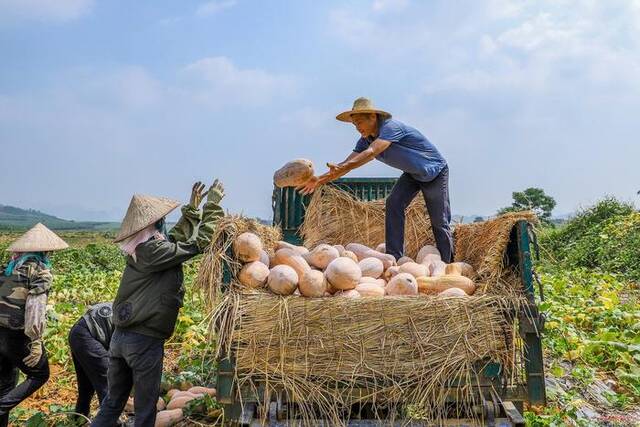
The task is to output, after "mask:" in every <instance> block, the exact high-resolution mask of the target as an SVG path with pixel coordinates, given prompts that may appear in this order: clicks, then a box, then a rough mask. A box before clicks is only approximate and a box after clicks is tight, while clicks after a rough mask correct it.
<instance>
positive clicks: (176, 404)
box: [167, 396, 196, 410]
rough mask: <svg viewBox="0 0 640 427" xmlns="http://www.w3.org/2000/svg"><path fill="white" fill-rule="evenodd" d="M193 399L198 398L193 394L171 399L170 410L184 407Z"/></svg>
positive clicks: (168, 407) (168, 406)
mask: <svg viewBox="0 0 640 427" xmlns="http://www.w3.org/2000/svg"><path fill="white" fill-rule="evenodd" d="M193 399H196V398H195V397H192V396H176V397H174V398H173V399H171V401H170V402H169V404H168V405H167V409H168V410H172V409H178V408H180V409H182V408H184V407H185V406H186V404H187V403H189V402H191V401H192V400H193Z"/></svg>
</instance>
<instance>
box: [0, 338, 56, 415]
mask: <svg viewBox="0 0 640 427" xmlns="http://www.w3.org/2000/svg"><path fill="white" fill-rule="evenodd" d="M30 342H31V340H30V339H29V337H27V336H26V335H25V334H24V332H23V331H13V330H10V329H6V328H1V327H0V427H6V426H7V425H8V424H9V411H10V410H11V409H13V408H15V407H16V406H17V405H18V404H19V403H20V402H22V401H23V400H25V399H26V398H27V397H29V396H31V395H32V394H33V393H34V392H35V391H36V390H38V389H39V388H40V387H42V386H43V385H44V383H46V382H47V380H48V379H49V360H48V359H47V353H46V352H45V350H44V349H43V351H42V357H41V358H40V361H39V362H38V364H37V365H36V366H35V367H33V368H30V367H28V366H27V365H25V364H24V362H23V361H22V359H24V358H25V357H27V355H29V343H30ZM18 370H20V371H22V372H23V373H24V374H25V376H26V379H25V380H24V381H23V382H22V383H20V385H18V386H17V387H16V384H17V383H18Z"/></svg>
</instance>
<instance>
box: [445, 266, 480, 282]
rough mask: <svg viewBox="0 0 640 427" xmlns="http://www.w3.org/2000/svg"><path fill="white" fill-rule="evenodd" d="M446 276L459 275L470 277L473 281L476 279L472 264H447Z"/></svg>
mask: <svg viewBox="0 0 640 427" xmlns="http://www.w3.org/2000/svg"><path fill="white" fill-rule="evenodd" d="M445 274H451V275H457V276H464V277H468V278H469V279H471V280H473V279H474V278H475V277H476V271H475V270H474V269H473V267H472V266H471V265H470V264H467V263H466V262H453V263H451V264H447V267H446V268H445Z"/></svg>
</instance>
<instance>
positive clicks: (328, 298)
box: [198, 188, 532, 425]
mask: <svg viewBox="0 0 640 427" xmlns="http://www.w3.org/2000/svg"><path fill="white" fill-rule="evenodd" d="M322 197H328V200H323V199H322ZM314 206H315V208H314ZM416 206H417V207H415V211H411V208H410V209H409V212H408V221H407V230H408V233H407V241H406V243H407V252H408V255H410V256H411V259H405V260H403V266H405V265H406V267H404V269H403V270H404V271H401V270H400V269H401V267H402V266H398V265H395V264H396V261H395V260H394V259H389V256H388V255H386V254H384V253H382V252H380V251H378V250H376V249H377V248H380V249H383V248H382V247H381V246H379V243H380V241H381V240H384V238H383V230H384V213H383V209H384V207H383V205H382V204H381V203H379V202H360V201H357V200H356V199H354V198H353V197H351V196H350V195H349V194H347V193H344V192H341V191H339V190H335V189H330V188H323V189H322V191H321V192H319V193H318V192H317V193H316V195H314V197H313V199H312V201H311V206H309V207H308V209H307V213H306V217H305V223H304V225H303V233H304V237H305V245H304V246H293V247H292V245H289V244H284V243H282V242H278V241H277V240H278V239H277V238H273V236H274V234H275V233H273V232H270V231H268V230H267V229H254V230H251V231H252V232H253V233H254V234H256V236H258V237H259V238H260V239H261V243H262V246H263V247H264V248H265V250H266V251H267V252H268V254H269V256H270V258H271V260H270V261H271V266H270V268H271V272H273V269H274V268H277V266H276V265H275V264H278V263H281V262H282V263H284V262H285V258H287V257H288V258H291V257H294V256H298V257H300V258H301V259H302V260H303V261H305V263H306V266H305V264H302V263H296V264H295V265H297V266H302V268H301V269H300V271H301V272H302V278H300V277H298V274H297V272H296V270H295V269H294V268H292V267H291V266H290V265H289V264H291V263H290V262H287V264H281V267H286V268H285V270H287V280H284V281H283V283H284V284H285V286H283V287H284V288H286V289H285V290H286V292H283V293H282V294H284V295H276V294H274V293H273V292H272V291H269V289H266V288H263V289H251V288H250V287H245V286H243V285H242V284H241V283H240V282H239V281H238V280H237V275H238V273H239V271H240V270H241V268H242V267H243V265H242V263H241V262H238V261H237V260H235V259H232V260H231V262H230V263H229V268H228V272H229V274H228V275H227V276H226V277H225V280H224V282H225V283H229V284H230V292H227V293H226V294H225V295H224V297H223V299H222V301H220V300H219V299H218V300H211V303H212V305H215V303H220V302H221V304H218V305H217V306H216V310H215V313H214V316H213V322H212V324H213V325H214V328H215V331H214V332H215V335H214V336H216V337H217V339H218V343H217V345H216V346H215V348H216V349H217V351H218V352H219V356H225V355H233V357H235V362H236V364H235V371H234V375H235V383H236V384H237V385H238V388H237V392H238V393H239V392H240V390H243V393H246V392H248V393H250V392H251V391H252V390H253V391H255V390H256V389H257V388H258V387H260V390H261V391H260V393H261V394H260V396H261V399H262V398H264V399H265V400H270V399H271V398H272V397H273V396H274V393H276V391H277V390H282V391H283V393H284V394H285V396H286V398H287V400H293V401H295V402H296V403H297V404H298V405H299V406H300V410H301V415H300V417H301V419H302V420H303V422H302V424H303V425H304V424H310V423H311V422H310V420H311V419H313V418H316V417H321V418H325V419H327V420H329V421H328V423H329V425H340V424H343V423H344V421H345V419H346V418H348V417H349V411H348V408H350V405H351V404H353V403H355V402H360V401H364V400H366V401H368V402H371V401H372V400H373V405H374V408H379V409H381V410H385V409H389V410H391V411H390V412H389V413H392V412H393V409H394V408H396V407H397V406H398V405H399V404H400V402H403V403H405V404H415V405H416V406H417V407H419V408H420V409H421V410H424V411H425V412H426V413H428V414H429V415H427V417H429V419H431V420H432V421H434V422H435V423H436V424H437V423H438V422H439V421H441V420H442V419H443V418H444V417H445V416H446V414H445V413H444V412H443V411H444V410H443V408H445V407H446V405H445V404H444V402H445V400H447V399H454V400H456V401H457V402H458V403H459V406H458V408H459V413H457V415H459V416H468V417H471V418H474V417H475V415H474V413H473V410H472V408H473V406H474V405H477V404H478V402H477V401H476V400H475V397H474V396H475V395H474V394H473V393H472V389H473V387H463V388H457V389H456V392H455V393H456V394H455V395H454V396H451V395H448V388H447V386H446V385H447V384H449V381H451V380H452V379H453V380H460V381H462V382H464V383H466V384H475V383H477V381H478V380H479V378H478V377H477V376H478V372H479V369H481V368H482V366H484V364H486V363H488V362H496V363H500V364H501V365H502V369H503V372H504V379H505V381H506V382H508V385H510V386H516V385H520V384H521V382H520V381H521V379H522V371H521V370H520V369H521V367H522V364H521V362H522V360H523V357H524V356H523V354H522V353H521V348H520V347H518V344H517V342H518V341H517V340H515V339H514V336H515V335H517V327H516V326H517V325H516V323H515V322H516V321H515V320H514V317H513V316H512V315H511V313H515V312H517V310H518V309H519V308H518V307H519V304H521V302H522V294H521V293H520V289H521V286H520V285H519V283H520V282H519V278H518V276H517V275H515V272H514V267H513V266H512V265H511V264H510V263H509V262H507V261H508V259H507V252H508V251H507V249H508V243H509V240H510V236H511V233H512V231H513V229H514V226H515V225H516V224H517V223H518V221H520V220H523V219H524V220H526V219H530V218H532V217H531V215H529V214H528V213H520V214H510V215H505V216H503V217H499V218H496V219H494V220H491V221H486V222H484V223H481V224H474V225H459V226H458V227H457V228H456V234H455V236H456V262H457V263H460V264H456V265H455V266H448V265H447V264H445V263H444V262H443V261H442V260H441V259H440V255H439V253H438V252H437V250H435V248H434V247H433V246H428V245H432V243H433V239H432V238H431V237H430V236H429V234H430V226H429V222H428V220H427V219H426V218H425V215H424V210H423V209H424V208H423V207H422V208H421V207H420V205H419V204H417V205H416ZM412 221H413V222H412ZM267 228H268V227H267ZM229 229H230V230H236V231H235V232H234V233H231V232H229V233H218V237H219V238H220V239H222V241H217V242H214V244H213V245H212V248H211V249H210V250H209V251H208V252H207V253H206V254H205V257H204V259H203V261H202V266H203V267H202V268H203V269H206V271H208V272H219V275H218V276H217V277H214V276H213V274H211V273H210V274H208V275H202V274H201V277H202V278H205V279H206V280H199V281H198V283H199V284H200V286H202V287H204V288H205V289H208V290H209V294H210V295H215V294H216V293H215V292H212V291H211V289H217V288H218V286H220V284H221V283H223V280H222V279H223V276H222V271H223V268H222V264H223V262H224V260H225V256H227V255H226V252H224V251H223V250H221V248H230V247H231V246H232V245H233V241H234V240H235V239H236V238H237V237H238V236H239V235H240V234H241V233H242V232H245V231H249V230H247V229H246V227H243V228H240V227H236V228H235V229H231V227H229ZM324 245H331V246H330V247H331V248H333V249H335V252H334V251H333V250H330V249H328V247H327V246H324ZM374 248H376V249H374ZM278 250H280V251H284V250H286V251H289V252H284V253H285V254H286V255H287V257H284V258H283V257H280V256H276V252H277V251H278ZM278 252H279V251H278ZM336 252H337V255H338V257H336V258H334V256H335V255H336ZM418 254H420V262H414V261H413V260H415V261H418ZM371 259H375V260H376V261H372V260H371ZM298 261H299V260H298ZM274 262H275V264H274ZM380 263H382V270H383V271H382V274H380V275H379V276H378V274H379V273H380V271H379V270H380ZM462 263H465V264H462ZM325 264H326V266H325ZM467 264H468V266H470V267H468V266H467ZM447 269H449V274H446V273H447ZM474 272H475V273H474ZM363 273H364V274H363ZM423 274H424V275H423ZM415 275H418V276H419V277H416V276H415ZM470 275H473V276H474V278H469V277H467V276H470ZM376 276H378V277H376ZM431 281H433V283H431ZM294 283H295V284H294ZM301 284H302V286H301ZM390 285H391V287H390ZM421 285H422V286H421ZM426 285H429V286H428V287H426ZM432 285H433V286H432ZM421 288H422V289H421ZM325 289H326V291H325ZM389 290H391V292H389ZM278 293H281V292H278ZM470 293H471V294H473V295H469V294H470ZM361 389H366V390H368V394H367V395H366V396H365V395H361V394H359V392H357V390H361ZM345 390H352V391H353V392H352V393H349V392H345ZM263 391H264V394H262V393H263ZM233 393H235V391H234V392H233ZM235 399H236V400H237V401H240V397H239V395H238V396H235ZM385 413H386V412H385ZM379 416H380V417H384V415H379Z"/></svg>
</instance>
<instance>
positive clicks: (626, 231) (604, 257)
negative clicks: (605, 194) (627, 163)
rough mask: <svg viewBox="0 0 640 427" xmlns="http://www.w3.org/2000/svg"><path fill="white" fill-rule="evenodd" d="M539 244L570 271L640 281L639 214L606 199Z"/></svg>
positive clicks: (547, 235)
mask: <svg viewBox="0 0 640 427" xmlns="http://www.w3.org/2000/svg"><path fill="white" fill-rule="evenodd" d="M540 237H541V238H540V243H541V245H542V246H543V248H544V249H545V250H546V251H547V253H548V254H549V255H550V256H551V258H553V259H555V260H557V261H559V262H561V263H562V264H563V265H564V266H565V267H568V268H576V267H577V268H580V267H585V268H589V269H598V270H601V271H607V272H612V273H621V274H624V275H626V276H627V277H629V278H631V279H636V280H637V279H640V213H638V212H636V211H635V210H634V209H633V206H631V205H629V204H626V203H622V202H619V201H617V200H616V199H614V198H606V199H604V200H602V201H601V202H599V203H597V204H596V205H594V206H592V207H590V208H587V209H584V210H582V211H581V212H579V213H578V215H576V217H575V218H573V219H572V220H571V221H569V222H568V223H567V224H566V226H564V227H562V228H559V229H557V230H546V231H545V232H543V233H542V234H541V236H540Z"/></svg>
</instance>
